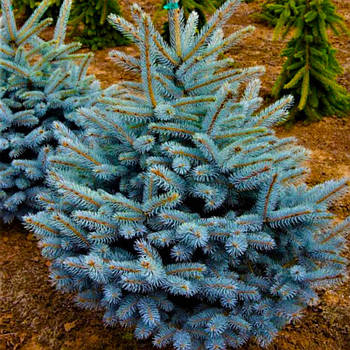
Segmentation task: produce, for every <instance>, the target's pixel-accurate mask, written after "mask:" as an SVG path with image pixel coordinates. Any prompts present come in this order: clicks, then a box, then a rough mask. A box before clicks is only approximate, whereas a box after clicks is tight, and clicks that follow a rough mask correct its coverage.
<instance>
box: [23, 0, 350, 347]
mask: <svg viewBox="0 0 350 350" xmlns="http://www.w3.org/2000/svg"><path fill="white" fill-rule="evenodd" d="M171 4H172V5H171V6H169V7H170V8H171V9H170V10H169V23H170V28H171V30H170V33H171V40H170V43H171V44H169V45H168V44H166V43H165V42H164V40H163V39H162V37H161V35H160V34H159V33H158V32H157V31H156V30H155V28H154V26H153V24H152V22H151V20H150V17H149V16H148V15H147V14H145V13H144V12H143V11H142V10H141V9H140V7H138V6H137V5H133V7H132V12H133V18H134V19H135V21H136V24H132V23H129V22H126V21H125V20H124V19H122V18H120V17H116V16H113V15H111V16H110V21H111V23H112V24H113V25H114V26H115V27H117V28H118V29H119V30H121V31H122V32H124V33H125V34H126V35H127V36H128V37H129V38H130V39H132V40H134V41H135V43H136V44H137V45H138V47H139V49H140V57H139V58H133V57H129V56H126V55H125V54H123V53H120V52H116V51H115V52H112V54H111V55H112V58H113V59H114V60H115V61H116V62H118V63H120V64H122V65H123V66H125V67H127V68H128V69H130V70H132V71H134V72H135V74H139V75H140V78H141V79H140V81H139V82H121V83H120V84H119V88H118V96H114V97H112V98H107V97H102V98H100V99H99V103H100V104H99V106H98V107H91V108H80V109H79V110H78V111H77V114H76V119H77V120H78V122H79V124H80V125H82V126H84V129H85V131H84V138H81V137H76V136H75V135H74V134H73V133H71V132H70V130H69V129H67V128H66V127H65V126H64V125H63V124H62V123H58V122H56V123H55V130H56V131H55V134H56V137H57V139H58V141H59V147H58V149H57V152H56V153H55V154H54V155H51V156H50V159H49V163H50V167H49V172H48V182H49V184H50V186H51V189H52V192H51V193H49V194H47V195H45V196H41V197H40V198H39V201H40V203H41V205H42V206H43V210H42V211H41V212H38V213H37V214H35V215H28V216H26V217H25V218H24V222H25V224H26V226H27V227H29V228H30V229H32V230H33V231H34V232H35V233H36V235H37V236H38V238H39V239H40V241H41V246H42V252H43V255H44V256H45V257H47V258H49V259H51V260H52V265H51V278H52V280H53V281H54V283H55V284H56V286H57V288H58V289H60V290H64V291H67V292H74V293H76V301H77V303H78V304H79V305H81V306H83V307H86V308H95V307H99V308H102V309H103V310H105V315H104V322H105V323H106V324H108V325H114V324H117V323H119V324H121V325H124V326H133V327H134V328H135V337H137V338H138V339H145V338H149V337H152V338H153V344H154V345H155V346H156V347H159V348H162V347H165V346H167V345H173V346H174V348H175V349H177V350H192V349H193V350H194V349H207V350H220V349H226V348H228V347H232V348H237V347H239V346H241V345H242V344H244V343H245V342H246V341H248V340H249V339H250V338H255V339H256V341H257V342H258V343H259V344H260V345H262V346H265V345H267V344H268V343H270V342H271V341H272V339H273V338H274V336H275V335H276V334H277V332H278V331H279V330H280V329H281V328H282V327H283V326H284V325H286V324H287V323H289V322H292V321H293V320H295V319H297V318H298V317H300V315H301V311H302V310H303V309H304V308H305V307H306V306H307V305H309V304H313V303H315V302H316V301H317V298H318V297H317V293H316V289H317V288H319V287H328V286H332V285H335V284H337V283H340V282H342V281H343V279H344V278H345V274H346V260H345V258H344V257H343V256H342V255H341V251H342V249H343V248H344V246H345V243H344V241H345V239H344V238H343V233H344V231H345V230H346V229H349V226H350V220H346V221H345V222H343V223H340V224H338V225H334V224H333V215H332V214H331V213H330V212H329V211H328V206H329V204H330V202H331V201H333V200H334V198H336V196H337V195H338V194H339V193H342V192H344V191H345V189H346V181H345V180H340V181H329V182H327V183H325V184H322V185H318V186H316V187H313V188H311V187H308V186H307V185H306V184H305V182H304V181H303V177H304V176H305V174H306V173H307V171H306V169H304V168H303V167H302V162H304V160H305V159H306V158H307V152H306V151H305V150H304V149H303V148H302V147H299V146H297V145H296V141H295V139H293V138H285V139H278V138H277V137H276V136H275V134H274V131H273V129H272V128H271V126H272V125H274V124H275V123H276V122H278V121H281V120H283V119H284V118H286V117H287V114H288V106H289V105H290V104H291V102H292V99H291V97H289V96H287V97H285V98H283V99H281V100H279V101H277V102H275V103H274V104H272V105H271V106H268V107H266V108H262V107H261V105H262V103H263V101H262V99H261V98H260V97H259V88H260V83H259V80H257V76H258V75H259V74H260V73H261V72H262V69H261V68H259V67H257V68H249V69H232V60H230V59H228V58H224V59H220V57H223V55H222V53H223V52H225V51H226V50H228V49H229V48H230V47H232V45H234V44H235V43H236V42H237V41H238V40H239V39H242V38H243V37H244V36H245V35H246V34H247V33H249V32H250V31H251V29H252V28H250V27H248V28H245V29H242V30H240V31H238V32H236V33H233V34H231V35H230V36H228V37H225V36H224V35H223V31H222V27H223V25H224V23H225V22H226V21H227V20H228V19H229V17H230V16H231V14H232V13H233V11H234V9H235V8H236V6H237V5H238V1H236V0H229V1H227V2H226V3H225V4H224V5H223V6H222V7H221V8H220V9H218V11H217V12H216V13H215V14H214V15H213V17H212V18H211V19H210V20H209V21H208V23H207V24H206V25H205V26H204V27H203V29H202V30H201V31H199V32H198V31H197V27H196V24H197V20H198V15H197V14H196V13H192V14H191V15H190V16H189V18H188V20H187V21H185V20H184V18H183V12H182V11H181V10H179V9H178V8H177V6H176V3H175V2H172V3H171ZM67 159H69V162H67Z"/></svg>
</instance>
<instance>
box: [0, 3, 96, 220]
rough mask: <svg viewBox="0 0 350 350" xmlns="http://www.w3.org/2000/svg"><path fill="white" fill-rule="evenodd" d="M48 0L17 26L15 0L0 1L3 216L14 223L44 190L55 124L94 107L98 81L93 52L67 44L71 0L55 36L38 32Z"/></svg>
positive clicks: (0, 209) (0, 206) (0, 185)
mask: <svg viewBox="0 0 350 350" xmlns="http://www.w3.org/2000/svg"><path fill="white" fill-rule="evenodd" d="M49 4H50V0H44V1H43V2H42V3H41V5H40V6H39V7H38V8H37V9H36V10H35V12H34V13H33V14H32V16H31V17H30V18H29V19H28V20H27V21H26V22H25V23H24V24H23V26H22V27H21V28H17V25H16V22H15V18H14V13H13V10H12V7H11V1H10V0H1V10H2V19H1V22H2V24H1V29H0V218H2V219H3V220H4V221H5V222H10V221H11V220H13V218H14V217H16V216H17V217H21V216H22V215H23V214H25V213H27V211H28V208H30V207H32V205H33V203H34V198H35V196H36V195H37V194H39V193H42V192H43V191H45V188H44V186H43V177H44V174H45V164H46V159H47V156H48V153H49V152H50V150H51V148H52V146H54V145H55V142H54V139H53V133H52V132H51V130H50V129H51V124H52V121H54V120H60V121H62V122H64V123H66V124H67V125H72V123H71V122H70V121H69V117H70V113H71V112H73V111H74V110H75V109H76V108H78V107H82V106H90V105H91V104H92V103H93V102H94V101H95V97H96V96H97V95H99V93H100V88H99V84H98V82H97V81H96V80H95V79H94V77H92V76H88V75H87V74H86V71H87V68H88V66H89V61H90V60H91V54H78V53H76V51H77V50H78V49H79V47H80V44H79V43H70V44H65V43H64V39H65V33H66V25H67V21H68V17H69V12H70V7H71V0H66V1H64V3H63V5H62V8H61V12H60V17H59V18H58V21H57V25H56V28H55V31H54V35H53V38H52V39H51V40H47V41H44V40H42V39H41V38H40V37H39V36H38V35H39V34H40V32H41V31H42V30H43V29H45V28H46V27H47V26H49V25H50V24H51V23H52V20H51V19H49V18H47V19H44V20H41V17H42V16H43V15H44V13H45V11H46V10H47V8H48V7H49Z"/></svg>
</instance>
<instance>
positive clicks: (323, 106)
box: [272, 0, 350, 121]
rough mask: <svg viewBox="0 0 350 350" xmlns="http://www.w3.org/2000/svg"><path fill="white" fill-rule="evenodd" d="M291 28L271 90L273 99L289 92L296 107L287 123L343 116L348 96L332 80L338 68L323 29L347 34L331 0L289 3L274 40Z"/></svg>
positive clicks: (349, 102)
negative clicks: (278, 72) (328, 116)
mask: <svg viewBox="0 0 350 350" xmlns="http://www.w3.org/2000/svg"><path fill="white" fill-rule="evenodd" d="M291 28H295V29H296V30H295V33H294V35H293V37H292V39H291V40H290V41H289V43H288V44H287V47H286V49H285V50H283V52H282V55H283V56H285V57H287V60H286V62H285V63H284V65H283V69H282V72H281V74H280V76H279V78H278V80H277V82H276V84H275V86H274V88H273V91H272V94H273V96H274V97H278V96H281V95H283V94H285V93H290V94H293V95H294V96H295V99H296V104H295V106H294V108H293V110H292V113H291V119H290V121H294V120H296V119H304V120H307V121H316V120H319V119H321V118H322V116H326V115H337V116H345V115H346V114H347V112H348V111H349V110H350V94H349V93H348V91H347V90H346V89H345V88H344V87H343V86H341V85H339V84H338V83H337V81H336V78H337V76H338V75H339V74H341V73H342V71H343V70H342V67H341V66H340V64H339V62H338V61H337V59H336V57H335V53H336V50H335V49H334V48H333V47H332V45H331V43H330V42H329V39H328V35H327V29H328V28H331V29H332V30H333V32H334V33H335V34H339V32H341V31H343V32H347V33H349V31H348V30H347V28H346V26H345V24H344V22H343V19H342V17H341V16H339V15H338V14H337V13H336V9H335V6H334V4H333V3H332V1H331V0H289V2H288V3H287V4H286V6H285V8H284V11H283V12H282V13H281V16H280V18H279V20H278V23H277V25H276V29H275V38H277V37H278V36H280V35H282V36H285V35H286V34H287V33H289V32H290V29H291Z"/></svg>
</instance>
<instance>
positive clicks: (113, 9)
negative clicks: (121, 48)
mask: <svg viewBox="0 0 350 350" xmlns="http://www.w3.org/2000/svg"><path fill="white" fill-rule="evenodd" d="M110 13H114V14H116V15H120V13H121V11H120V6H119V3H118V0H75V1H74V5H73V9H72V21H71V23H72V24H73V25H75V26H76V28H77V27H78V26H79V25H81V24H82V25H83V29H82V32H80V33H79V36H78V38H77V39H78V40H79V41H80V42H81V43H82V44H84V45H87V46H89V47H90V48H91V49H92V50H98V49H101V48H104V47H112V46H118V45H124V44H126V43H127V42H128V40H127V39H126V38H125V37H123V35H122V34H121V33H119V32H118V31H116V30H113V29H112V27H111V26H110V24H109V23H108V22H107V16H108V15H109V14H110Z"/></svg>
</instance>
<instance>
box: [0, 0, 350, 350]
mask: <svg viewBox="0 0 350 350" xmlns="http://www.w3.org/2000/svg"><path fill="white" fill-rule="evenodd" d="M139 2H140V4H141V5H143V7H144V8H145V9H146V10H147V11H148V12H150V13H154V10H155V6H156V5H154V3H156V4H157V3H159V1H155V0H152V1H151V0H139ZM334 2H335V3H336V5H337V6H338V8H339V12H340V13H341V14H342V15H343V16H344V17H345V19H346V22H347V24H348V26H349V27H350V1H349V0H336V1H334ZM121 3H122V5H126V4H127V3H128V1H127V0H124V1H121ZM260 3H261V0H255V1H253V3H251V4H243V5H242V6H241V7H240V9H239V10H238V11H237V13H236V15H235V16H234V17H233V18H232V20H231V21H230V23H229V25H228V26H227V28H226V30H227V31H228V32H230V31H233V30H236V29H238V28H240V27H242V26H245V25H248V24H254V25H255V26H256V32H255V34H254V35H253V36H251V37H250V38H249V39H248V40H246V41H244V42H243V43H241V44H240V45H238V46H236V47H235V48H234V49H233V50H232V51H231V52H230V55H231V56H232V57H234V58H235V59H236V61H237V63H238V65H241V66H254V65H265V66H266V72H267V73H266V74H265V76H264V77H263V78H262V80H263V90H262V94H263V95H264V96H265V97H266V98H269V96H268V94H269V91H270V89H271V87H272V84H273V82H274V81H275V79H276V77H277V75H278V72H279V71H280V69H281V65H282V63H283V60H282V58H281V57H280V56H279V53H280V50H281V48H282V47H283V46H284V43H283V42H272V39H271V38H272V28H270V27H268V26H266V25H265V24H262V23H259V22H257V21H256V20H254V17H253V14H254V13H256V12H257V11H259V6H260ZM124 8H125V9H126V6H124ZM124 11H125V14H126V15H127V10H124ZM332 40H333V42H334V45H335V46H336V47H337V49H338V58H339V60H340V62H341V63H342V65H343V67H344V70H345V72H344V75H343V76H342V77H340V79H339V80H340V82H341V83H342V84H343V85H345V86H346V87H347V88H348V89H349V90H350V40H349V38H347V37H345V36H340V37H337V38H333V39H332ZM122 50H125V51H126V52H129V53H130V54H137V53H136V50H135V48H134V47H133V46H130V47H125V48H122ZM108 51H109V50H102V51H99V52H97V53H96V55H95V59H94V62H93V66H92V68H91V73H94V74H95V75H96V76H97V77H98V78H99V79H100V80H101V81H102V83H103V85H104V86H107V85H109V84H111V83H116V82H118V81H119V80H124V79H132V77H130V76H129V75H128V74H127V73H124V72H122V71H121V70H120V69H119V68H118V67H115V66H114V65H113V64H112V62H110V60H109V59H106V56H107V54H108ZM277 132H278V134H279V135H280V136H281V137H282V136H291V135H293V136H296V137H297V138H298V139H299V141H300V144H302V145H303V146H305V147H307V148H309V149H310V150H311V151H312V158H311V160H310V163H309V165H310V168H311V173H310V176H309V179H308V182H309V183H310V184H317V183H320V182H322V181H326V180H328V179H331V178H341V177H344V176H348V177H350V118H347V119H339V118H336V117H329V118H325V119H323V120H322V121H321V122H320V123H317V124H312V125H308V126H306V125H303V124H297V125H296V126H295V127H293V128H292V129H290V130H285V129H283V128H279V129H278V130H277ZM332 211H333V212H335V213H336V214H337V215H338V216H339V217H340V218H344V217H346V216H348V215H349V214H350V195H347V196H345V197H344V198H342V199H341V200H339V201H338V202H337V203H335V204H334V205H333V207H332ZM0 231H1V234H0V350H5V349H23V350H58V349H61V350H75V349H84V350H99V349H104V350H117V349H118V350H135V349H147V350H150V349H152V346H151V343H150V342H136V341H135V340H134V339H133V335H132V332H130V331H129V330H125V329H121V328H115V329H110V328H105V327H104V326H103V325H102V322H101V314H100V313H99V312H98V311H86V310H80V309H78V308H77V307H76V306H75V305H74V304H73V302H72V300H71V296H69V295H64V294H61V293H60V292H57V291H55V290H54V289H53V288H52V286H51V285H50V283H49V282H48V266H49V264H48V262H47V261H45V259H43V258H42V257H41V255H40V251H39V249H38V248H37V242H36V241H35V239H34V237H33V236H32V235H30V234H29V235H28V234H27V233H26V232H25V231H24V229H22V228H21V226H20V225H19V224H14V225H11V226H0ZM346 255H347V256H349V257H350V253H347V254H346ZM321 294H322V297H321V302H320V304H319V305H317V306H315V307H313V308H309V309H308V310H306V311H305V317H304V318H303V319H302V320H301V321H299V322H298V323H296V324H293V325H290V326H287V327H286V328H285V329H284V330H283V331H282V332H281V333H280V335H279V336H278V337H277V338H276V339H275V341H274V342H273V344H271V345H270V346H269V347H268V350H302V349H303V350H350V284H349V283H347V284H344V285H343V286H341V287H338V288H336V289H334V290H331V291H327V292H321ZM257 349H258V347H257V346H256V345H255V344H253V343H250V344H248V345H247V346H245V347H244V348H243V349H242V350H257Z"/></svg>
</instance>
